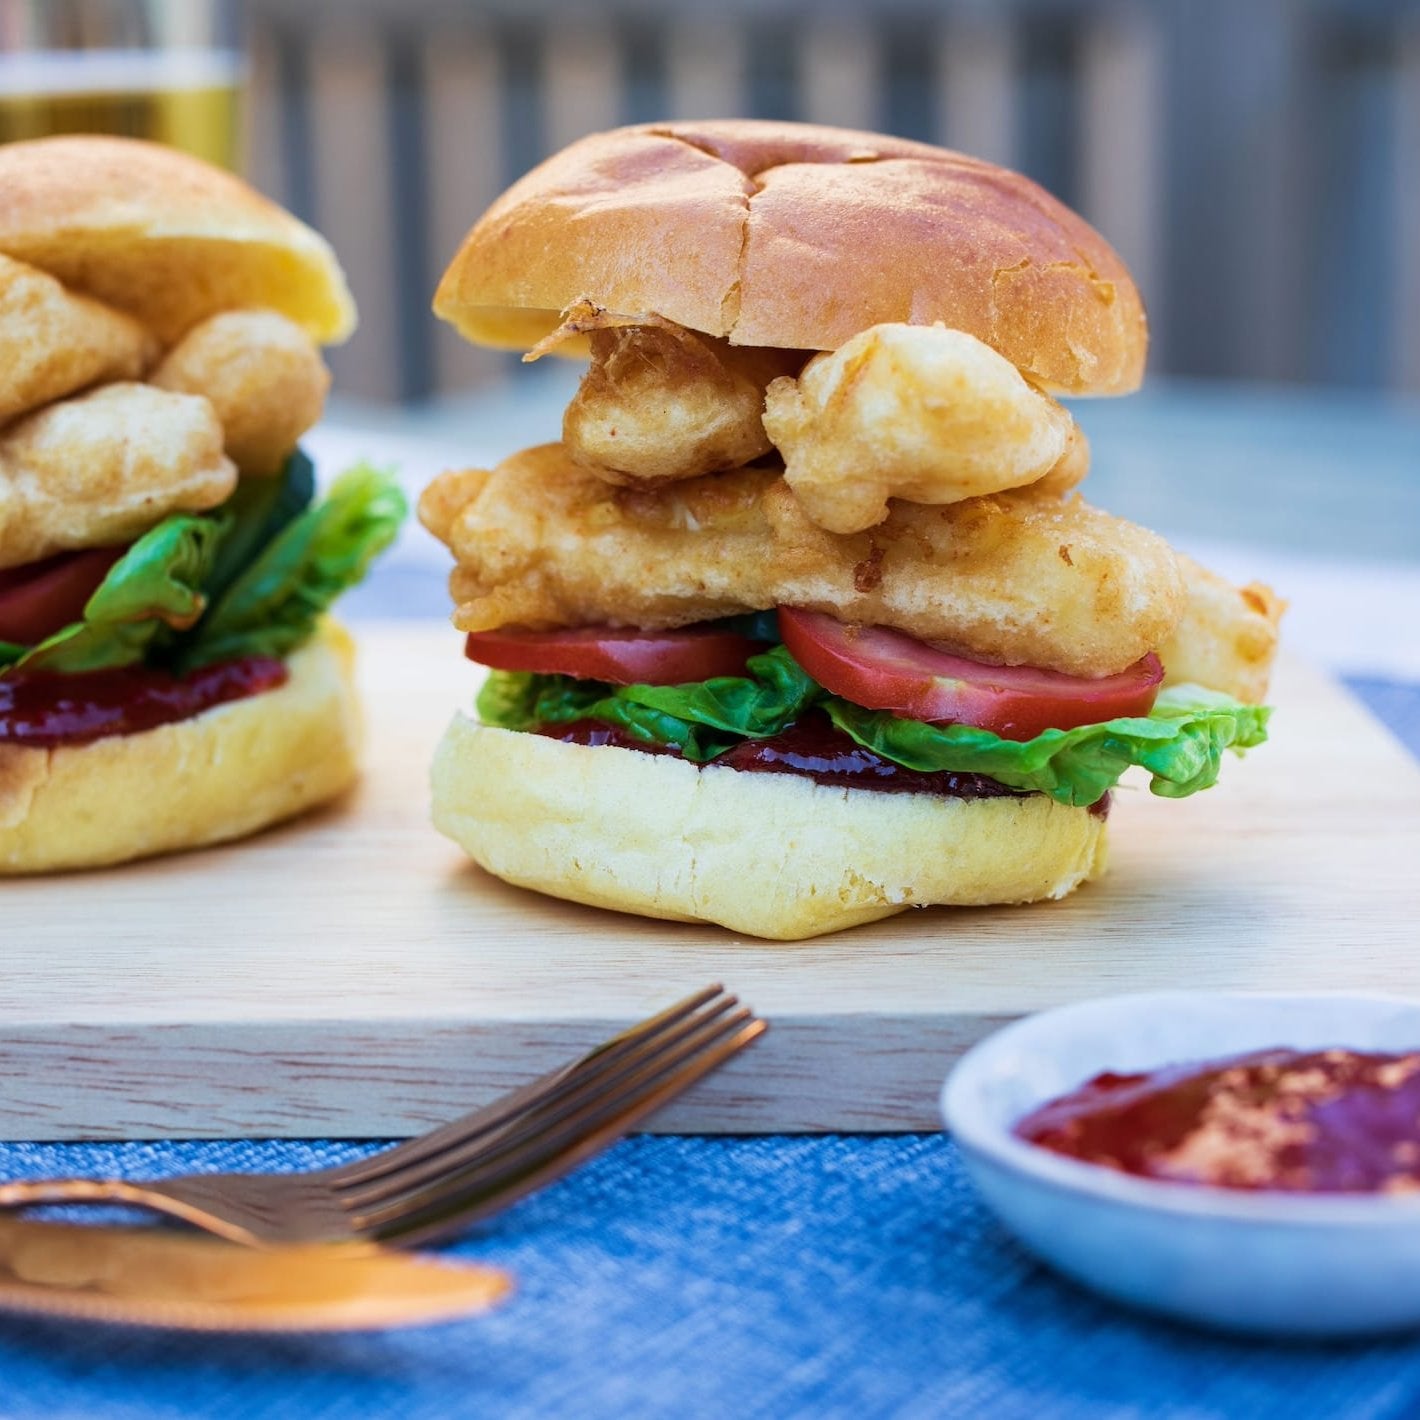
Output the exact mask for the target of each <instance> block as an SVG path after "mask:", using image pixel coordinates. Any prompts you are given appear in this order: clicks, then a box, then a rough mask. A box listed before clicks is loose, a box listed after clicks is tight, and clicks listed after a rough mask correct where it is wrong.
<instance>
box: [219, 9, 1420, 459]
mask: <svg viewBox="0 0 1420 1420" xmlns="http://www.w3.org/2000/svg"><path fill="white" fill-rule="evenodd" d="M247 22H248V35H249V41H250V45H251V52H252V84H251V95H250V115H251V122H250V168H251V172H252V175H253V177H254V178H255V179H256V181H257V182H258V183H259V184H260V185H261V186H262V187H264V188H265V189H266V190H267V191H269V192H270V193H272V194H273V195H274V196H275V197H277V198H278V199H280V200H281V201H283V202H285V203H286V204H287V205H289V206H291V207H292V208H293V209H294V210H296V211H297V212H299V213H301V215H303V216H305V217H306V218H307V219H308V220H310V221H312V222H314V223H315V224H316V225H318V226H319V227H321V229H322V230H324V231H325V232H326V233H327V235H328V236H329V237H330V238H331V240H332V241H333V242H334V243H335V246H336V248H337V250H338V251H339V253H340V255H341V258H342V260H343V261H344V263H345V265H346V267H347V269H348V271H349V274H350V278H351V282H352V285H353V287H354V290H355V294H356V298H357V300H358V301H359V304H360V310H361V317H362V319H361V328H360V331H359V333H358V334H357V335H356V336H355V338H354V339H353V340H352V341H351V343H350V344H349V345H348V346H347V347H345V348H344V349H343V350H341V351H338V352H336V355H335V361H334V364H335V365H336V367H337V375H338V379H339V382H340V385H341V387H342V388H344V389H345V390H346V391H347V392H350V393H353V394H360V395H365V396H369V397H373V398H377V399H389V400H400V399H403V400H417V399H422V398H425V397H428V396H433V395H438V394H445V393H451V392H456V391H459V390H463V389H467V388H470V387H472V386H474V385H476V384H479V383H482V382H486V381H488V380H492V379H498V378H501V377H503V376H504V375H505V374H506V372H507V369H508V361H507V359H506V358H505V357H502V356H498V355H490V354H488V353H486V352H479V351H475V350H472V349H470V348H469V347H467V346H466V345H464V344H463V343H462V342H461V341H459V340H457V339H456V338H455V337H454V336H453V335H452V332H449V331H447V330H446V329H444V328H443V327H441V326H439V324H438V323H437V322H435V321H434V320H433V318H432V317H431V316H430V315H429V314H428V301H429V296H430V293H431V292H432V289H433V286H434V283H435V281H436V280H437V278H438V275H439V273H440V271H441V270H442V269H443V266H444V263H445V262H446V261H447V260H448V258H449V257H450V256H451V255H452V253H453V251H454V249H455V248H456V246H457V244H458V242H459V239H460V238H461V236H462V235H463V233H464V231H465V230H466V228H467V227H468V226H469V225H470V224H471V222H472V220H473V219H474V217H476V216H477V214H478V213H479V212H480V211H481V210H482V209H483V207H484V206H485V205H486V204H487V203H488V202H489V201H490V200H491V199H492V197H493V196H495V195H496V193H497V192H498V191H499V190H500V189H501V188H502V187H503V186H504V185H505V184H506V183H507V182H509V181H510V180H511V179H512V178H514V177H516V176H517V175H518V174H519V173H521V172H522V171H524V170H525V169H526V168H527V167H529V166H531V165H532V164H533V163H534V162H536V161H537V160H538V159H539V158H541V157H542V156H544V155H545V154H546V153H548V152H550V151H551V150H553V149H555V148H557V147H559V146H561V145H562V144H564V143H566V142H568V141H570V140H571V139H573V138H576V137H577V136H579V135H580V134H582V133H585V132H588V131H590V130H592V129H596V128H602V127H608V126H611V125H614V124H617V123H624V122H635V121H641V120H649V119H658V118H665V117H670V116H674V117H711V116H723V115H726V114H746V115H762V116H769V117H784V118H804V119H811V120H817V121H822V122H828V123H838V124H844V125H849V126H863V127H870V128H882V129H886V130H889V131H892V132H895V133H901V134H906V135H909V136H912V137H919V138H925V139H929V140H934V141H938V142H942V143H946V144H948V145H950V146H954V147H959V148H962V149H965V150H967V151H970V152H973V153H977V154H980V155H982V156H985V157H988V158H992V159H995V160H998V161H1000V162H1003V163H1007V164H1009V165H1011V166H1015V167H1019V168H1021V169H1023V170H1024V171H1026V172H1028V173H1030V174H1031V175H1032V176H1034V177H1036V178H1037V179H1039V180H1040V181H1042V182H1043V183H1045V185H1046V186H1048V187H1049V188H1051V189H1052V190H1053V191H1055V192H1056V193H1058V194H1059V195H1060V196H1061V197H1063V198H1064V199H1065V200H1066V201H1068V202H1070V203H1072V204H1073V205H1075V206H1077V207H1079V208H1080V209H1081V210H1082V211H1083V212H1084V213H1085V214H1086V215H1087V216H1088V217H1089V218H1090V220H1092V221H1093V222H1094V223H1096V225H1098V226H1099V227H1100V228H1101V229H1102V230H1103V231H1104V232H1105V234H1106V235H1107V236H1108V237H1109V238H1110V239H1111V240H1112V241H1113V242H1114V243H1115V245H1116V246H1117V247H1118V248H1119V249H1120V251H1121V252H1122V254H1123V255H1124V257H1125V258H1126V260H1127V261H1128V262H1129V263H1130V265H1131V266H1132V268H1133V270H1134V272H1135V273H1136V275H1137V277H1138V279H1139V281H1140V284H1141V286H1142V288H1143V290H1144V293H1145V296H1146V299H1147V301H1148V304H1149V308H1150V313H1151V317H1152V321H1153V328H1154V347H1153V360H1152V368H1153V369H1156V370H1162V371H1167V372H1171V373H1180V374H1193V375H1209V376H1223V377H1241V378H1251V379H1264V380H1309V381H1323V382H1338V383H1346V384H1353V385H1361V386H1373V387H1386V388H1393V389H1396V390H1405V391H1409V392H1420V3H1415V0H1001V3H984V2H983V0H976V3H970V0H957V3H936V4H929V3H922V2H921V0H919V3H904V0H897V2H896V3H894V0H874V3H859V4H856V5H849V4H833V3H818V4H807V3H793V0H757V3H753V4H750V3H737V2H736V3H719V4H716V3H713V0H699V3H688V0H660V3H658V4H654V5H650V4H637V3H631V0H624V3H619V4H617V3H581V4H576V3H572V0H561V3H557V0H517V3H504V2H503V0H482V3H475V2H474V0H465V3H453V0H300V3H295V2H294V0H248V3H247ZM1417 464H1420V454H1418V455H1417Z"/></svg>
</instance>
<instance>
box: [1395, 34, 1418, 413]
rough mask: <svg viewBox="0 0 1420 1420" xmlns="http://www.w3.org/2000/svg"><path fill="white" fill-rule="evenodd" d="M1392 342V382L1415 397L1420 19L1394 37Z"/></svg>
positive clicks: (1416, 377) (1416, 381)
mask: <svg viewBox="0 0 1420 1420" xmlns="http://www.w3.org/2000/svg"><path fill="white" fill-rule="evenodd" d="M1394 102H1395V130H1394V131H1395V161H1394V165H1393V167H1394V171H1393V173H1392V181H1393V183H1394V184H1395V186H1394V192H1395V207H1396V232H1395V245H1394V268H1395V288H1396V291H1395V294H1396V306H1395V324H1394V331H1395V338H1394V342H1393V344H1394V347H1395V349H1394V356H1393V366H1394V371H1395V376H1394V379H1393V381H1392V383H1393V384H1394V385H1396V387H1397V388H1399V389H1403V390H1408V391H1409V392H1410V393H1411V394H1416V395H1420V16H1412V17H1411V19H1410V21H1409V22H1408V23H1407V24H1406V25H1404V26H1403V27H1402V28H1401V30H1400V32H1399V35H1398V55H1397V62H1396V65H1395V96H1394Z"/></svg>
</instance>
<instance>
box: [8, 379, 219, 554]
mask: <svg viewBox="0 0 1420 1420" xmlns="http://www.w3.org/2000/svg"><path fill="white" fill-rule="evenodd" d="M236 481H237V470H236V468H235V467H234V466H233V465H232V463H231V461H230V460H229V459H228V458H227V457H226V456H225V455H224V454H223V452H222V427H221V425H220V424H218V423H217V416H216V415H215V414H213V412H212V406H211V405H210V404H208V403H207V401H206V400H205V399H199V398H196V397H195V396H193V395H186V394H170V393H168V392H167V391H166V390H156V389H153V388H151V387H150V386H148V385H137V384H114V385H105V386H104V387H103V388H102V389H99V390H95V391H94V392H93V393H92V394H87V395H82V396H80V397H79V398H77V399H70V400H64V401H62V402H61V403H59V404H52V405H50V406H49V407H48V408H47V409H42V410H40V412H39V413H38V414H31V415H29V416H28V417H27V418H25V419H22V420H21V421H20V422H19V423H17V424H15V425H14V426H13V427H11V428H10V429H8V430H6V431H5V433H4V434H3V435H0V568H3V567H18V566H20V565H22V564H23V563H26V562H35V561H38V560H39V559H40V558H43V557H48V556H50V555H51V554H52V553H55V552H64V551H67V550H69V549H72V548H80V547H111V546H115V545H117V544H119V543H123V542H128V541H130V540H131V539H132V538H135V537H137V536H138V535H139V534H140V533H143V532H146V531H147V530H148V529H149V528H150V527H152V526H153V525H154V524H155V523H157V522H160V521H161V520H162V519H163V518H165V517H166V516H167V515H168V514H169V513H175V512H199V511H201V510H202V509H205V508H212V507H215V506H216V505H217V504H218V503H221V502H224V501H225V500H226V499H227V498H228V497H229V496H230V494H231V492H232V489H233V488H234V487H235V486H236Z"/></svg>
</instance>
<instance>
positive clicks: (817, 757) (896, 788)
mask: <svg viewBox="0 0 1420 1420" xmlns="http://www.w3.org/2000/svg"><path fill="white" fill-rule="evenodd" d="M539 733H540V734H543V735H546V736H548V737H550V738H552V739H556V740H561V741H562V742H563V743H564V744H579V745H612V746H614V747H615V748H617V749H633V750H641V751H642V752H644V753H646V754H679V753H680V751H679V750H678V749H676V748H675V747H674V746H673V745H655V744H642V743H641V741H640V740H637V739H633V738H632V737H631V736H630V735H628V734H627V733H626V732H625V731H624V730H619V729H616V728H614V727H612V726H610V725H603V724H600V723H599V722H597V721H595V720H577V721H574V722H573V723H572V724H568V725H548V726H546V727H544V728H543V729H542V730H541V731H539ZM714 763H715V764H716V765H717V766H720V767H727V768H730V769H738V770H741V771H742V772H744V773H748V774H800V775H803V776H804V777H805V778H808V779H812V780H813V781H814V782H815V783H816V784H827V785H830V786H832V787H835V788H841V789H871V790H873V791H874V792H875V793H886V794H894V793H895V794H939V795H942V796H944V797H947V798H954V799H999V798H1010V797H1016V798H1019V797H1022V795H1021V793H1020V791H1018V790H1015V789H1008V788H1007V787H1006V786H1005V785H1004V784H998V783H997V782H996V780H994V779H988V778H987V777H986V776H985V775H984V774H956V773H952V772H950V771H939V772H935V773H927V772H924V771H922V770H917V769H905V768H903V766H902V765H900V764H894V763H893V762H892V760H890V759H884V758H883V757H882V756H881V755H877V754H874V753H873V751H872V750H870V749H864V748H863V746H862V745H860V744H858V743H857V742H856V741H855V740H853V739H850V738H849V736H847V735H845V734H844V733H843V731H842V730H840V729H838V728H837V727H836V726H834V724H833V723H832V721H830V720H829V719H828V718H827V716H824V715H821V714H817V715H813V716H810V717H809V718H808V719H805V720H803V721H801V722H800V723H798V724H796V725H791V726H790V727H789V728H788V729H787V730H785V731H783V733H781V734H778V735H771V736H769V737H768V738H766V739H762V740H743V741H741V743H739V744H737V745H735V746H734V747H733V748H731V749H728V750H726V751H725V753H724V754H722V755H720V757H719V758H718V759H716V760H715V761H714ZM1108 811H1109V795H1108V794H1106V795H1105V796H1104V798H1102V799H1101V800H1100V801H1099V802H1098V803H1097V804H1095V805H1093V806H1092V807H1091V809H1090V812H1091V813H1096V814H1100V815H1103V814H1106V813H1108Z"/></svg>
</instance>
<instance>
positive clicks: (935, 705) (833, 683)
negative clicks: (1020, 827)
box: [779, 607, 1164, 740]
mask: <svg viewBox="0 0 1420 1420" xmlns="http://www.w3.org/2000/svg"><path fill="white" fill-rule="evenodd" d="M779 629H780V632H781V634H782V635H783V637H784V644H785V645H786V646H787V647H788V648H789V650H790V651H791V652H792V654H793V656H794V659H795V660H796V661H798V663H799V664H800V665H801V666H803V668H804V669H805V670H806V671H807V672H808V673H809V674H810V675H811V676H812V677H813V678H814V679H815V680H816V681H818V683H819V684H820V685H821V686H823V687H824V689H826V690H829V691H831V692H832V693H833V694H834V695H840V696H842V697H843V699H845V700H851V701H853V703H854V704H855V705H862V706H864V707H866V708H867V709H869V710H891V711H892V712H893V713H894V714H895V715H901V716H903V717H904V718H906V719H911V720H926V721H928V722H929V723H934V724H945V723H951V724H958V725H976V726H978V727H979V728H981V729H983V730H991V731H993V732H994V733H995V734H998V735H1000V736H1001V737H1002V738H1003V739H1008V740H1028V739H1032V738H1034V736H1036V735H1038V734H1040V733H1041V731H1042V730H1051V729H1055V730H1070V729H1074V728H1075V726H1077V725H1093V724H1096V723H1098V722H1099V721H1101V720H1112V719H1114V718H1115V716H1117V715H1147V714H1148V713H1149V711H1150V710H1152V709H1153V706H1154V699H1155V697H1156V696H1157V695H1158V693H1159V682H1160V681H1162V680H1163V678H1164V669H1163V666H1162V665H1160V664H1159V658H1158V657H1157V656H1155V655H1153V654H1152V653H1150V654H1149V655H1147V656H1145V657H1144V658H1143V660H1141V661H1136V662H1135V664H1134V665H1132V666H1130V667H1129V669H1128V670H1125V671H1121V672H1120V673H1119V674H1118V675H1112V676H1105V677H1103V678H1102V679H1100V680H1086V679H1083V678H1081V677H1079V676H1070V675H1062V674H1061V673H1060V672H1059V671H1047V670H1037V669H1036V668H1034V667H1032V666H988V665H984V664H983V663H982V662H980V661H969V660H967V659H965V658H964V657H962V656H954V655H952V654H951V653H950V652H947V651H944V650H942V649H941V648H940V647H939V646H937V645H935V644H934V643H933V642H931V641H919V640H918V639H917V638H916V637H915V636H908V635H905V634H904V633H903V632H901V631H893V630H890V629H889V628H888V627H886V626H850V625H846V624H845V623H843V622H841V621H836V620H834V618H833V617H831V616H824V615H823V614H822V613H820V612H815V611H802V610H798V609H795V608H793V607H780V608H779Z"/></svg>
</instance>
